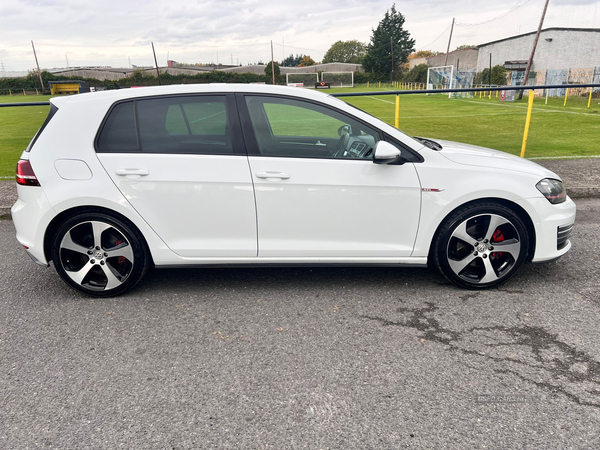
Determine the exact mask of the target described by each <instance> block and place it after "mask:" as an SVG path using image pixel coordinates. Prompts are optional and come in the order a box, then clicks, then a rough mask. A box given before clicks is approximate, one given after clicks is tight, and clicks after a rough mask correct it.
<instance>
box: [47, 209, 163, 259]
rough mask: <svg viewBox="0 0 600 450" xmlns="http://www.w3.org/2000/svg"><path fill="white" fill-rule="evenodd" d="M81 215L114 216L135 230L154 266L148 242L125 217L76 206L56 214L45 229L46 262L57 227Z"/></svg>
mask: <svg viewBox="0 0 600 450" xmlns="http://www.w3.org/2000/svg"><path fill="white" fill-rule="evenodd" d="M82 213H101V214H108V215H110V216H114V217H116V218H117V219H119V220H122V221H123V222H125V223H126V224H127V225H128V226H129V227H131V228H133V229H135V230H136V231H137V232H138V233H139V235H140V236H141V238H142V243H143V244H144V246H145V247H146V253H147V255H148V256H149V258H150V264H151V266H154V259H153V257H152V252H151V251H150V247H149V246H148V242H146V237H145V236H144V235H143V233H142V232H141V231H140V229H139V228H138V227H137V226H136V225H135V224H134V223H133V222H132V221H131V220H129V219H128V218H127V217H125V216H124V215H123V214H119V213H118V212H116V211H113V210H112V209H109V208H104V207H101V206H77V207H75V208H70V209H67V210H65V211H63V212H61V213H60V214H58V215H57V216H56V217H55V218H54V219H52V221H51V222H50V223H49V224H48V226H47V227H46V232H45V233H44V256H45V257H46V261H48V262H50V261H52V241H53V240H54V235H55V234H56V232H57V231H58V229H59V227H60V226H61V225H62V224H63V223H64V222H65V221H67V220H68V219H70V218H71V217H73V216H76V215H78V214H82Z"/></svg>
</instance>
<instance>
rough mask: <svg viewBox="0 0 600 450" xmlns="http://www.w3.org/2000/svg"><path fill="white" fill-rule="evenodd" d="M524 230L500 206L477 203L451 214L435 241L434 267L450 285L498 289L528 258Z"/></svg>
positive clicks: (515, 216) (505, 209)
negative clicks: (436, 267)
mask: <svg viewBox="0 0 600 450" xmlns="http://www.w3.org/2000/svg"><path fill="white" fill-rule="evenodd" d="M528 244H529V241H528V235H527V229H526V227H525V225H524V223H523V221H522V220H521V218H520V217H519V216H518V215H516V214H515V213H514V212H513V211H511V210H510V209H508V208H506V207H505V206H503V205H499V204H494V203H490V204H477V205H472V206H470V207H466V208H464V209H462V210H459V211H457V212H456V213H454V214H453V215H452V216H451V217H450V218H449V219H448V220H447V221H446V222H445V223H444V225H443V226H442V228H441V230H440V233H439V234H438V238H437V239H436V249H437V250H436V259H435V261H436V265H437V266H438V268H439V269H440V271H441V272H442V273H443V274H444V275H445V276H446V278H448V279H449V280H450V281H452V282H453V283H455V284H457V285H459V286H462V287H466V288H469V289H482V288H488V287H494V286H499V285H500V284H502V283H504V282H506V281H507V280H508V279H509V278H510V277H511V276H512V275H514V273H515V272H516V271H517V269H518V268H519V267H520V266H521V265H522V264H523V262H524V261H525V259H526V257H527V249H528Z"/></svg>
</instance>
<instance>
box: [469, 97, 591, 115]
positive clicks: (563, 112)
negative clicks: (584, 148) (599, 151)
mask: <svg viewBox="0 0 600 450" xmlns="http://www.w3.org/2000/svg"><path fill="white" fill-rule="evenodd" d="M457 100H460V101H463V102H468V103H477V104H479V105H486V106H504V107H508V108H521V109H527V106H521V105H507V104H498V103H484V102H478V101H476V100H463V99H460V98H459V99H457ZM533 110H534V111H537V112H545V113H562V114H576V115H578V116H589V117H600V115H598V114H590V113H582V112H577V111H561V110H560V109H544V108H533Z"/></svg>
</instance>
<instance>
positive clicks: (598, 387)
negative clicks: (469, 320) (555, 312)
mask: <svg viewBox="0 0 600 450" xmlns="http://www.w3.org/2000/svg"><path fill="white" fill-rule="evenodd" d="M437 309H438V308H437V307H436V306H435V305H434V304H433V303H431V302H427V303H425V305H424V306H423V307H420V308H410V307H400V308H398V309H397V312H398V313H400V314H403V315H404V316H405V320H398V321H393V320H389V319H386V318H381V317H375V316H368V315H363V316H361V317H363V318H364V319H368V320H372V321H376V322H379V323H380V324H381V325H382V326H396V327H401V328H406V329H413V330H416V331H418V332H420V333H421V336H420V338H421V339H424V340H427V341H431V342H436V343H439V344H442V345H444V346H446V347H448V348H449V349H450V350H452V351H455V352H459V353H461V354H463V355H470V356H475V357H477V358H483V359H484V360H487V361H492V362H493V363H495V364H500V365H501V367H494V366H492V367H491V369H492V370H493V371H494V372H495V373H498V374H511V375H514V376H516V377H517V378H519V379H521V380H523V381H525V382H528V383H530V384H532V385H534V386H536V387H537V388H540V389H544V390H546V391H550V392H552V393H555V394H556V393H558V394H563V395H564V396H565V397H566V398H567V399H568V400H570V401H572V402H574V403H576V404H578V405H583V406H590V407H594V408H598V409H600V362H598V361H595V360H594V359H593V358H592V357H591V356H590V355H589V354H587V353H586V352H584V351H581V350H578V349H577V348H575V347H574V346H573V345H570V344H568V343H566V342H563V341H561V340H560V339H559V338H558V335H557V334H552V333H550V332H548V331H547V330H545V329H544V328H541V327H537V326H529V325H522V326H516V327H508V326H503V325H492V326H489V327H473V328H469V329H466V330H463V331H456V330H452V329H450V328H448V327H445V326H443V325H442V324H440V322H439V320H438V319H436V318H435V317H433V315H434V313H435V311H436V310H437ZM507 366H508V367H507Z"/></svg>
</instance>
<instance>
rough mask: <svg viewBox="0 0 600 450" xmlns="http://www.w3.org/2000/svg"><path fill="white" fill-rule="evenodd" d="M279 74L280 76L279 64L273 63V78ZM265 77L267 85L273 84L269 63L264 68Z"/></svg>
mask: <svg viewBox="0 0 600 450" xmlns="http://www.w3.org/2000/svg"><path fill="white" fill-rule="evenodd" d="M279 74H281V70H280V69H279V64H277V61H275V77H278V76H279ZM265 75H266V76H267V80H268V81H267V83H273V72H272V69H271V61H269V64H267V66H266V67H265Z"/></svg>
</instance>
